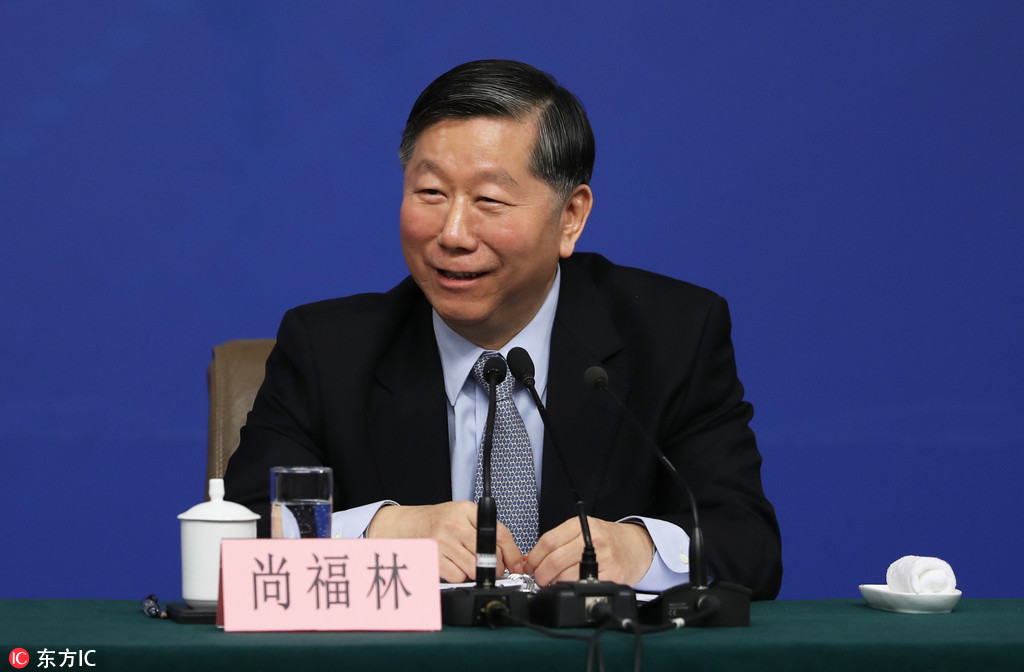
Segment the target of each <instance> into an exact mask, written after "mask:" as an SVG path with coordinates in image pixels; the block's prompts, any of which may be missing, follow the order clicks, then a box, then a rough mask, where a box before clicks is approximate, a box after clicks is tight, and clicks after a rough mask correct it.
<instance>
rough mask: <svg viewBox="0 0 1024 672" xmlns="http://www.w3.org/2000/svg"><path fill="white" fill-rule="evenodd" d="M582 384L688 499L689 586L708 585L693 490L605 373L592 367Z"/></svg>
mask: <svg viewBox="0 0 1024 672" xmlns="http://www.w3.org/2000/svg"><path fill="white" fill-rule="evenodd" d="M583 382H584V384H586V386H587V387H591V388H596V389H599V390H603V391H604V392H605V393H606V394H607V395H608V396H609V397H610V398H611V400H612V401H613V402H615V405H616V406H618V408H619V411H620V412H621V413H622V417H623V418H625V419H626V421H627V422H628V423H629V424H630V427H632V429H633V431H634V432H635V433H636V434H637V435H639V436H640V437H641V438H642V439H643V443H644V445H646V446H647V447H648V448H649V449H650V450H651V451H652V452H653V453H654V456H655V457H656V458H657V460H658V461H659V462H661V464H662V465H663V466H664V467H665V468H666V469H668V471H669V473H670V474H672V477H673V478H674V479H675V480H676V483H678V484H679V486H680V487H681V488H682V490H683V492H685V493H686V496H687V497H688V498H689V500H690V511H691V512H692V514H693V531H692V532H691V533H690V585H691V586H694V587H695V588H704V587H706V586H707V585H708V572H707V560H706V558H705V551H704V533H703V532H702V531H701V528H700V518H699V516H698V513H697V499H696V498H695V497H694V496H693V490H691V489H690V485H689V484H688V483H687V482H686V479H685V478H683V475H682V474H681V473H679V470H678V469H676V467H675V465H674V464H672V462H670V461H669V459H668V458H667V457H666V456H665V453H663V452H662V451H661V449H660V448H659V447H658V445H657V444H656V443H654V439H652V438H651V436H650V434H648V433H647V431H646V430H645V429H644V428H643V426H641V425H640V422H639V421H638V420H637V419H636V416H634V415H633V414H632V413H630V412H629V409H627V408H626V406H625V404H623V403H622V400H620V399H619V397H618V395H617V394H615V392H613V391H612V389H611V387H610V386H609V385H608V372H607V371H605V370H604V369H603V368H602V367H600V366H592V367H590V368H589V369H587V370H586V371H585V372H584V373H583Z"/></svg>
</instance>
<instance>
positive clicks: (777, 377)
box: [0, 0, 1024, 599]
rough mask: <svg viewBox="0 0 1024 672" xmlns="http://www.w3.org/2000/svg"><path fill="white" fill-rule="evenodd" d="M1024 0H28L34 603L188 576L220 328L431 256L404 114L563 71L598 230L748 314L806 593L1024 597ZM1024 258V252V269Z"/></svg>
mask: <svg viewBox="0 0 1024 672" xmlns="http://www.w3.org/2000/svg"><path fill="white" fill-rule="evenodd" d="M1022 25H1024V3H1020V2H1017V1H1016V0H1008V1H1006V2H996V1H979V2H970V3H965V2H943V1H940V0H932V1H926V2H917V1H910V0H905V1H902V2H895V3H893V2H889V1H879V2H865V1H863V0H858V1H857V2H852V1H851V2H828V3H823V2H817V1H813V0H808V1H806V2H794V1H790V2H779V3H752V2H738V3H733V2H728V1H716V2H700V3H697V2H657V3H644V2H633V3H628V9H627V8H626V7H624V6H623V5H622V3H617V2H593V1H590V2H559V3H552V2H549V1H546V2H534V1H520V2H517V3H512V4H509V3H507V2H506V3H493V4H492V3H488V2H482V1H481V0H472V1H469V2H440V3H433V4H431V5H429V6H428V5H413V4H410V3H395V4H394V5H390V4H388V3H370V2H355V1H353V2H302V3H284V2H254V1H250V0H247V1H244V2H229V1H219V2H198V1H195V2H191V1H189V0H148V1H146V0H138V1H134V2H104V3H80V2H73V1H70V0H69V1H65V2H60V1H54V2H14V1H8V2H3V3H2V4H0V223H2V224H0V226H2V229H0V230H2V236H0V287H2V290H0V292H2V293H0V316H2V319H3V327H2V329H0V354H2V356H0V383H2V384H0V445H2V449H3V453H2V454H3V475H4V478H3V488H2V497H3V500H4V502H5V505H4V507H3V513H2V515H0V539H2V545H3V552H2V553H0V558H2V559H0V597H5V598H11V597H57V596H70V597H100V598H138V597H141V596H143V595H145V594H147V593H149V592H156V593H157V594H159V595H160V596H161V598H163V599H176V598H179V597H180V595H181V583H180V580H181V579H180V559H179V537H178V521H177V519H176V517H175V516H176V515H177V514H178V513H180V512H182V511H184V510H185V509H187V508H189V507H190V506H191V505H193V504H195V503H197V502H198V501H200V500H201V499H202V496H203V491H204V484H203V474H204V464H205V453H206V423H207V415H206V413H207V396H206V379H205V375H206V373H205V372H206V365H207V363H208V361H209V359H210V349H211V347H212V346H213V345H215V344H217V343H220V342H223V341H225V340H228V339H232V338H239V337H266V336H273V335H274V334H275V331H276V328H277V323H278V320H279V319H280V317H281V315H282V314H283V312H284V311H285V310H286V309H287V308H289V307H291V306H293V305H296V304H299V303H303V302H307V301H312V300H316V299H321V298H326V297H329V296H336V295H343V294H349V293H354V292H359V291H367V290H382V289H387V288H389V287H391V286H392V285H393V284H395V283H396V282H398V281H399V280H400V279H401V278H402V277H403V276H404V275H405V268H404V264H403V261H402V258H401V254H400V252H399V245H398V235H397V232H398V231H397V229H398V227H397V222H398V217H397V213H398V205H399V200H400V179H401V176H400V171H399V167H398V162H397V147H398V140H399V133H400V131H401V128H402V126H403V123H404V120H405V116H406V114H407V113H408V110H409V108H410V106H411V105H412V102H413V100H414V99H415V98H416V96H417V95H418V93H419V91H420V90H422V88H423V87H424V86H426V84H427V83H429V82H430V80H431V79H433V78H434V77H435V76H436V75H438V74H440V73H441V72H443V71H445V70H447V69H448V68H450V67H452V66H454V65H456V64H458V63H460V62H463V61H467V60H472V59H476V58H491V57H498V58H515V59H519V60H525V61H528V62H530V63H533V64H535V65H537V66H538V67H541V68H543V69H545V70H548V71H550V72H552V73H554V74H555V75H556V76H557V77H558V78H559V79H560V80H561V81H562V82H563V83H564V84H565V85H566V86H567V87H568V88H569V89H570V90H572V91H574V92H575V93H576V94H577V95H578V96H579V97H580V98H581V99H582V100H583V102H584V104H585V105H586V107H587V109H588V111H589V114H590V116H591V120H592V123H593V126H594V129H595V132H596V135H597V140H598V159H597V166H596V170H595V177H594V182H593V188H594V192H595V195H596V205H595V210H594V213H593V215H592V217H591V219H590V222H589V225H588V227H587V230H586V232H585V234H584V237H583V240H582V243H581V248H582V249H585V250H594V251H599V252H603V253H604V254H606V255H607V256H609V257H611V258H612V259H613V260H615V261H618V262H620V263H625V264H631V265H637V266H642V267H645V268H649V269H652V270H655V271H659V272H662V273H665V274H668V275H672V276H675V277H680V278H683V279H687V280H690V281H692V282H696V283H698V284H701V285H704V286H707V287H710V288H712V289H714V290H716V291H717V292H719V293H720V294H722V295H724V296H725V297H726V298H728V299H729V301H730V305H731V308H732V312H733V319H734V323H735V331H734V340H735V344H736V349H737V356H738V364H739V367H740V374H741V378H742V379H743V382H744V383H745V385H746V388H747V396H748V398H749V399H750V400H751V401H752V402H753V404H754V406H755V409H756V411H757V416H756V417H755V420H754V424H753V426H754V429H755V431H756V432H757V434H758V438H759V442H760V446H761V450H762V452H763V454H764V459H765V463H764V473H763V475H764V482H765V489H766V491H767V493H768V495H769V497H770V498H771V499H772V500H773V502H774V503H775V505H776V507H777V510H778V515H779V520H780V523H781V526H782V530H783V546H784V550H785V563H786V575H785V580H784V584H783V590H782V597H785V598H805V597H853V596H856V595H857V584H859V583H880V582H884V572H885V568H886V567H887V565H888V563H889V562H891V561H892V560H895V559H896V558H897V557H899V556H901V555H904V554H911V553H913V554H921V555H937V556H940V557H943V558H945V559H947V560H948V561H949V562H950V563H952V565H953V567H954V569H955V570H956V572H957V575H958V579H959V583H960V586H961V587H962V588H963V589H964V592H965V594H966V595H968V596H972V597H995V596H1012V597H1024V580H1022V579H1021V576H1022V574H1021V572H1020V571H1019V566H1018V565H1019V558H1020V557H1021V556H1022V554H1024V542H1022V541H1021V536H1022V530H1024V513H1022V509H1024V507H1022V505H1021V502H1020V499H1019V498H1018V496H1017V492H1018V490H1019V486H1020V483H1021V474H1022V473H1024V457H1022V448H1024V413H1022V410H1021V409H1022V408H1024V382H1022V380H1024V375H1022V374H1024V370H1022V369H1024V367H1022V358H1021V355H1020V351H1019V341H1020V336H1019V334H1020V333H1021V331H1022V329H1024V311H1022V308H1021V290H1022V288H1024V287H1022V284H1024V283H1022V281H1021V272H1020V270H1019V266H1018V265H1017V264H1018V262H1019V259H1020V257H1021V253H1022V251H1024V233H1022V224H1024V124H1022V123H1021V120H1022V119H1024V86H1022V82H1024V30H1022V28H1021V26H1022ZM1015 269H1016V270H1015Z"/></svg>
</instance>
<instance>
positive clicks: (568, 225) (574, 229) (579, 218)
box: [558, 184, 594, 259]
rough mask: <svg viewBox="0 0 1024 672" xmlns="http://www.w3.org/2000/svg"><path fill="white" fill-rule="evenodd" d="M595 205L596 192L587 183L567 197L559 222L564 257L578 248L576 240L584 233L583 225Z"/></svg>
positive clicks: (560, 253) (561, 253)
mask: <svg viewBox="0 0 1024 672" xmlns="http://www.w3.org/2000/svg"><path fill="white" fill-rule="evenodd" d="M593 206H594V192H592V191H591V190H590V187H589V186H588V185H586V184H581V185H579V186H578V187H576V189H574V190H573V192H572V194H571V195H570V196H569V198H568V199H566V201H565V205H563V206H562V216H561V220H560V222H559V226H560V227H561V236H562V242H561V246H560V247H559V250H558V253H559V256H561V257H562V258H563V259H565V258H566V257H568V256H570V255H571V254H572V253H573V250H575V249H576V241H577V240H579V239H580V236H581V235H583V227H585V226H586V225H587V217H589V216H590V209H591V208H592V207H593Z"/></svg>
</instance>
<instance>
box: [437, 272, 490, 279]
mask: <svg viewBox="0 0 1024 672" xmlns="http://www.w3.org/2000/svg"><path fill="white" fill-rule="evenodd" d="M439 272H440V273H441V275H443V276H444V277H446V278H448V279H449V280H472V279H473V278H479V277H480V276H481V275H483V273H472V272H468V271H462V272H456V271H443V270H442V271H439Z"/></svg>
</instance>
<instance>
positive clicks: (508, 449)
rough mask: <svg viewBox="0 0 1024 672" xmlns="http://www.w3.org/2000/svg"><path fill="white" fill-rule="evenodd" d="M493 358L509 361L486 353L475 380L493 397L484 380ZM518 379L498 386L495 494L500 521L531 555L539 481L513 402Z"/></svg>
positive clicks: (479, 487)
mask: <svg viewBox="0 0 1024 672" xmlns="http://www.w3.org/2000/svg"><path fill="white" fill-rule="evenodd" d="M492 357H497V358H499V359H501V361H502V363H504V361H505V359H504V358H503V357H502V356H501V355H500V354H498V353H497V352H484V353H483V354H482V355H480V358H479V359H478V360H476V364H475V365H474V366H473V377H474V378H476V381H477V382H478V383H480V385H482V386H483V388H484V390H485V391H487V392H488V394H490V386H489V385H488V384H487V381H486V380H484V364H486V363H487V360H489V359H491V358H492ZM514 383H515V379H514V378H513V377H512V375H511V374H508V373H506V375H505V380H504V381H502V382H501V383H499V384H498V394H497V397H498V405H497V408H496V409H495V412H494V438H493V443H492V444H491V494H493V495H494V499H495V501H496V502H497V505H498V520H500V521H501V522H503V523H504V524H505V527H507V528H508V529H509V530H510V531H511V532H512V538H513V539H515V542H516V546H518V547H519V550H520V551H522V552H523V553H528V552H529V551H530V549H532V548H533V547H534V545H535V544H536V543H537V479H536V477H535V473H534V467H533V451H532V450H531V449H530V435H529V434H527V433H526V425H525V424H523V418H522V416H521V415H519V410H518V409H517V408H516V405H515V402H514V401H512V385H513V384H514ZM483 452H484V451H483V439H482V438H481V440H480V450H478V451H477V460H476V487H475V489H474V498H475V499H476V501H480V494H481V492H482V491H483Z"/></svg>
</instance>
